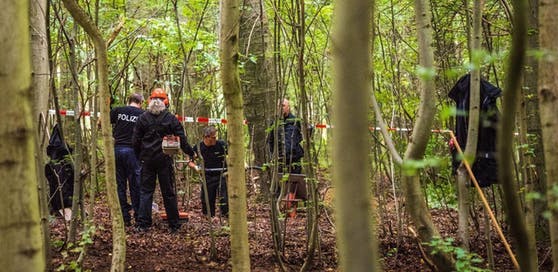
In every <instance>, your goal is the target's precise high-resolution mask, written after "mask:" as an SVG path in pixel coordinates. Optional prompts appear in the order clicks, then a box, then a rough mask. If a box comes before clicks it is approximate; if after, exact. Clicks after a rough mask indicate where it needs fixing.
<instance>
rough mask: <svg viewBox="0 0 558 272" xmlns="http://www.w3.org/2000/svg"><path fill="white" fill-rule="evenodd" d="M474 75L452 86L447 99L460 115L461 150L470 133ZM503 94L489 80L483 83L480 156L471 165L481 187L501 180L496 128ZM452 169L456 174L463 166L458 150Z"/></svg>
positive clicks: (453, 150)
mask: <svg viewBox="0 0 558 272" xmlns="http://www.w3.org/2000/svg"><path fill="white" fill-rule="evenodd" d="M470 83H471V76H470V75H469V74H467V75H465V76H463V77H461V78H460V79H459V80H458V81H457V83H455V85H454V86H453V88H452V89H451V91H450V92H449V94H448V96H449V97H450V98H451V99H452V100H453V101H455V103H456V107H457V111H458V114H457V116H456V120H455V130H454V132H455V137H456V138H457V142H458V143H459V146H460V147H461V149H462V150H465V147H466V145H467V130H468V125H469V97H470V95H469V88H470ZM501 95H502V90H500V89H499V88H498V87H496V86H494V85H492V84H490V83H489V82H488V81H486V80H484V79H481V81H480V118H479V139H478V144H477V156H476V158H475V161H474V163H473V166H472V170H473V174H474V175H475V177H476V178H477V181H478V183H479V185H480V186H481V187H486V186H490V185H491V184H493V183H496V182H497V180H498V175H497V169H498V167H497V164H496V156H495V153H496V129H497V123H498V119H499V115H500V112H499V111H498V107H497V106H496V99H497V98H498V97H499V96H501ZM451 153H452V166H453V173H454V174H455V172H456V170H457V168H458V167H459V165H460V164H461V159H460V158H459V157H458V154H457V150H456V149H455V148H453V149H452V150H451Z"/></svg>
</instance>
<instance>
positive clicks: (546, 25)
mask: <svg viewBox="0 0 558 272" xmlns="http://www.w3.org/2000/svg"><path fill="white" fill-rule="evenodd" d="M539 12H540V18H539V23H540V25H539V27H540V28H539V29H540V46H541V49H542V50H543V51H544V52H546V53H547V54H546V55H545V56H544V57H543V58H541V60H540V62H539V85H538V86H539V90H538V94H539V103H540V104H539V106H540V113H541V126H542V128H543V130H542V136H543V137H542V138H543V146H544V157H545V160H546V182H547V193H546V196H547V200H548V206H549V209H550V218H549V220H548V221H549V227H550V240H551V247H552V263H553V264H554V268H553V270H552V271H553V272H558V181H557V180H556V177H558V149H557V148H556V147H557V146H558V137H556V135H558V122H557V119H556V108H558V81H556V75H558V62H557V57H558V53H557V52H558V44H557V43H556V37H557V36H558V2H557V1H556V0H541V2H540V10H539Z"/></svg>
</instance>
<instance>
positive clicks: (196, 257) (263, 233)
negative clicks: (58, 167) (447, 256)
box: [50, 184, 550, 272]
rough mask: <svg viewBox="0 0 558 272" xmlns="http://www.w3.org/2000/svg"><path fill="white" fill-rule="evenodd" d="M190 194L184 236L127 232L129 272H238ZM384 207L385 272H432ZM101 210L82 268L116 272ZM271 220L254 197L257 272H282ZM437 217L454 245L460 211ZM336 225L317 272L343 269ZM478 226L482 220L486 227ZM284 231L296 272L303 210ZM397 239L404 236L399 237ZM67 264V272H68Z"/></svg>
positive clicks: (499, 265) (158, 223) (499, 251)
mask: <svg viewBox="0 0 558 272" xmlns="http://www.w3.org/2000/svg"><path fill="white" fill-rule="evenodd" d="M190 187H191V188H192V193H190V195H191V197H190V199H189V200H185V201H179V207H180V206H181V209H182V210H187V212H188V214H189V221H188V223H186V224H184V225H183V226H182V228H181V229H180V231H179V232H178V233H174V234H171V233H169V231H168V227H167V224H166V222H165V221H164V220H162V219H161V217H160V215H158V214H157V213H154V214H153V227H152V228H151V229H150V231H149V232H141V233H138V232H136V231H135V230H134V228H133V227H126V233H127V251H126V270H127V271H231V263H230V260H231V252H230V242H229V237H230V236H229V232H230V229H229V227H228V226H227V224H226V222H225V221H223V220H220V222H214V223H213V225H212V226H213V228H212V229H213V232H214V233H215V247H216V252H217V256H216V257H215V258H210V247H211V246H210V245H211V240H212V238H211V235H210V224H211V223H210V222H209V221H208V220H206V219H205V217H204V216H203V215H202V213H201V206H200V200H199V197H198V195H199V185H197V184H195V185H192V186H190ZM156 192H158V190H157V191H156ZM155 200H156V202H158V204H159V207H161V209H162V207H163V206H162V203H161V198H160V195H159V194H158V193H156V195H155ZM382 205H385V206H383V208H382V211H381V212H380V213H379V216H380V218H381V219H380V220H381V222H380V223H379V226H378V231H377V234H376V235H377V237H378V247H379V251H380V258H381V260H380V263H381V265H382V267H383V270H384V271H407V272H411V271H431V269H430V268H429V266H428V265H427V263H426V262H425V261H424V259H423V258H422V255H421V249H420V248H419V244H418V243H417V239H416V238H414V236H413V235H412V232H411V231H409V227H410V223H409V221H408V219H406V218H398V217H397V215H396V213H395V209H394V206H393V201H387V202H386V203H384V204H382ZM94 210H95V211H94V222H95V225H96V229H95V231H94V238H93V239H92V244H91V245H89V246H88V247H87V255H86V257H85V260H84V263H83V267H82V269H83V270H84V271H109V270H110V264H111V256H112V254H111V251H112V235H111V222H110V216H109V210H108V207H107V205H106V200H105V198H104V196H101V197H99V198H98V200H97V202H96V204H95V208H94ZM269 214H270V213H269V205H268V204H262V203H261V202H258V201H256V200H255V198H252V197H250V198H248V234H249V244H250V262H251V263H250V264H251V270H252V271H280V268H279V266H278V264H277V261H276V258H275V257H274V256H275V254H274V246H273V241H272V239H271V237H272V235H271V227H270V226H271V225H270V222H269ZM432 216H433V219H434V222H435V224H436V226H437V227H438V228H439V229H440V232H441V234H442V235H443V236H444V237H453V238H455V235H456V233H457V214H456V212H455V211H454V210H448V209H445V210H440V209H436V210H432ZM329 218H331V215H330V214H328V213H327V209H322V212H321V215H320V220H319V228H320V237H319V242H320V245H319V249H318V250H317V251H316V253H315V257H314V265H313V267H312V269H310V271H338V270H339V269H338V253H337V250H336V240H335V227H334V226H333V225H332V223H331V221H330V219H329ZM399 222H401V223H399ZM479 222H483V221H482V220H479ZM50 225H51V241H52V243H51V244H52V245H57V246H53V249H52V251H51V252H52V263H51V267H52V269H51V271H56V270H71V269H69V267H70V265H71V260H75V259H77V255H79V254H78V253H77V252H71V251H70V252H67V251H66V250H61V246H60V244H62V243H61V242H60V241H64V237H66V235H67V232H66V231H65V229H66V226H65V224H64V219H63V218H62V217H56V218H54V219H53V220H51V224H50ZM473 225H474V224H473ZM481 225H482V224H481ZM285 226H286V239H285V243H284V244H285V246H284V253H283V255H284V260H285V264H286V266H287V268H288V270H289V271H298V270H299V269H300V267H301V266H302V264H303V263H304V259H305V257H306V213H305V212H304V211H299V212H298V213H297V214H296V217H295V218H289V217H287V220H286V222H285ZM398 226H401V227H398ZM479 229H481V231H480V232H483V231H482V226H481V227H479ZM398 230H400V231H398ZM397 233H400V234H399V235H397ZM491 240H492V246H493V248H494V250H493V252H494V260H495V267H494V269H493V271H515V269H514V267H513V264H512V261H511V259H510V257H509V256H508V255H507V253H506V250H505V248H504V246H503V244H502V243H500V241H499V239H498V236H497V235H496V233H495V232H494V231H492V233H491ZM471 249H472V250H473V252H475V253H476V254H478V255H480V257H481V258H482V259H483V260H486V259H487V258H486V239H485V234H484V233H479V232H478V231H474V230H473V231H472V234H471ZM355 250H359V249H358V247H355ZM545 255H548V250H547V249H539V260H541V258H543V257H544V256H545ZM547 259H548V258H547ZM62 265H65V268H64V269H61V268H62ZM485 265H486V264H485V263H483V264H479V265H477V266H478V267H481V266H482V267H486V266H485ZM547 269H548V270H547ZM540 271H550V269H549V264H546V266H541V267H540Z"/></svg>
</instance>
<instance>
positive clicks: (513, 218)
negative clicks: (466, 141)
mask: <svg viewBox="0 0 558 272" xmlns="http://www.w3.org/2000/svg"><path fill="white" fill-rule="evenodd" d="M512 3H513V4H514V9H513V10H514V16H513V18H514V21H513V26H514V29H513V35H512V47H511V51H510V56H509V63H508V67H509V68H508V71H507V72H506V85H505V86H506V90H505V95H504V97H503V102H502V120H500V122H499V130H498V136H497V141H496V143H497V152H496V156H497V161H498V179H499V182H500V183H501V184H502V190H503V191H504V206H505V207H506V209H507V217H508V218H509V224H510V230H511V234H512V237H513V239H514V240H515V242H516V245H517V246H516V249H517V255H518V262H519V266H520V269H521V271H537V262H536V258H535V255H536V254H537V252H529V245H530V243H531V242H530V240H531V239H532V237H531V236H529V235H528V232H527V227H526V225H525V219H524V218H525V214H524V213H523V210H522V207H521V203H520V199H519V194H518V192H519V190H518V186H517V181H516V179H514V175H513V172H512V170H513V161H512V159H513V156H514V155H513V150H514V148H513V138H514V137H513V132H514V124H515V113H516V109H517V102H518V96H519V93H520V87H521V83H520V81H521V73H522V70H523V64H524V60H525V49H526V43H525V37H526V34H527V27H526V24H527V22H526V6H525V3H524V1H523V0H514V1H512Z"/></svg>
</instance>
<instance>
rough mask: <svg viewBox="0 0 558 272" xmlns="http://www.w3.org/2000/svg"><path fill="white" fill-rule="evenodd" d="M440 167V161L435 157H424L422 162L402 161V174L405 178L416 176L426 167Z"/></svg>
mask: <svg viewBox="0 0 558 272" xmlns="http://www.w3.org/2000/svg"><path fill="white" fill-rule="evenodd" d="M440 165H442V160H441V159H440V158H436V157H430V158H428V157H425V158H424V159H422V160H405V161H403V165H402V168H403V173H404V174H405V175H407V176H413V175H416V174H417V172H418V171H419V170H422V169H424V168H426V167H439V166H440Z"/></svg>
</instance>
